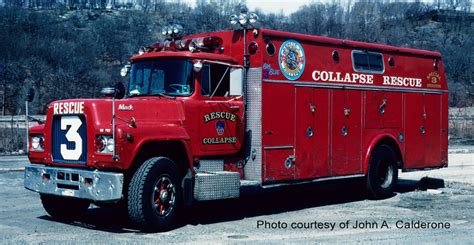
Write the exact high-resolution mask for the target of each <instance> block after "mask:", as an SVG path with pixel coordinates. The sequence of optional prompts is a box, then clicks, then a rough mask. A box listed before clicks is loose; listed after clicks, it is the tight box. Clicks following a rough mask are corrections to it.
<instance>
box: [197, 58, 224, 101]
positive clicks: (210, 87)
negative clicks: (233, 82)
mask: <svg viewBox="0 0 474 245" xmlns="http://www.w3.org/2000/svg"><path fill="white" fill-rule="evenodd" d="M229 90H230V68H229V67H228V66H226V65H220V64H205V65H204V66H203V67H202V69H201V94H202V95H204V96H211V95H212V96H227V95H229ZM213 93H214V94H213Z"/></svg>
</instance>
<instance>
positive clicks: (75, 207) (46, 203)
mask: <svg viewBox="0 0 474 245" xmlns="http://www.w3.org/2000/svg"><path fill="white" fill-rule="evenodd" d="M41 202H42V203H43V207H44V209H45V210H46V212H47V213H48V214H49V215H50V216H51V217H53V218H54V219H57V220H71V219H75V218H78V217H80V216H81V215H82V214H84V213H85V212H86V210H87V209H88V208H89V206H90V202H89V201H87V200H83V199H76V198H67V197H61V196H54V195H47V194H41Z"/></svg>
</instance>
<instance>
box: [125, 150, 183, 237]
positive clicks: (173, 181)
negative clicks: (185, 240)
mask: <svg viewBox="0 0 474 245" xmlns="http://www.w3.org/2000/svg"><path fill="white" fill-rule="evenodd" d="M181 205H182V188H181V182H180V178H179V171H178V168H177V166H176V165H175V164H174V162H173V161H172V160H171V159H169V158H165V157H153V158H150V159H148V160H147V161H145V162H144V163H143V165H142V166H140V168H139V169H138V170H137V171H136V172H135V174H134V175H133V177H132V180H131V181H130V186H129V190H128V214H129V216H130V218H131V220H132V221H133V222H135V223H136V224H137V225H138V226H139V228H140V229H142V230H152V231H155V230H158V231H166V230H170V229H171V228H173V227H174V226H175V225H176V223H177V221H178V214H179V211H178V210H179V209H180V208H181Z"/></svg>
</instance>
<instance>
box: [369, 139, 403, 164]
mask: <svg viewBox="0 0 474 245" xmlns="http://www.w3.org/2000/svg"><path fill="white" fill-rule="evenodd" d="M379 145H388V146H390V148H392V149H393V150H394V151H395V155H396V156H397V165H398V168H400V169H401V168H402V167H403V157H402V152H401V151H400V147H399V146H398V144H397V142H396V141H395V140H394V139H392V138H390V137H384V138H382V139H381V140H379V142H377V144H376V145H375V146H374V149H375V148H377V147H378V146H379Z"/></svg>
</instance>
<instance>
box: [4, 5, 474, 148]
mask: <svg viewBox="0 0 474 245" xmlns="http://www.w3.org/2000/svg"><path fill="white" fill-rule="evenodd" d="M245 6H246V3H245V1H238V0H229V1H224V0H197V1H196V4H195V5H194V6H190V5H188V4H186V3H185V2H182V1H180V0H171V1H170V0H168V1H165V0H133V1H129V2H117V1H116V0H0V37H1V38H0V115H5V116H7V117H3V119H2V120H3V121H4V122H3V123H4V124H8V125H10V126H8V128H9V129H7V128H5V127H1V128H0V137H1V138H2V139H1V140H0V152H2V151H6V150H14V149H21V148H24V145H25V144H24V142H23V138H24V133H23V131H24V130H23V129H21V126H18V125H19V124H18V117H15V118H16V119H14V116H15V115H24V112H25V106H24V103H25V102H24V100H25V94H26V91H27V90H28V88H30V87H33V88H35V90H36V92H37V96H36V97H35V99H34V101H33V103H31V104H30V108H29V110H30V114H37V115H40V114H44V113H45V111H46V108H47V105H48V103H50V102H51V101H54V100H58V99H66V98H78V97H82V98H90V97H98V96H100V94H99V91H100V88H102V87H104V86H109V85H113V84H115V83H116V82H118V81H122V82H124V83H125V82H126V81H125V80H124V78H122V77H120V76H119V71H120V68H121V67H122V66H123V65H124V64H126V62H127V61H128V59H129V57H130V56H131V55H132V54H134V53H137V51H138V48H139V47H141V46H145V45H149V44H151V43H154V42H156V41H158V40H162V39H163V36H161V29H162V27H163V26H165V25H168V24H172V23H178V24H181V25H183V26H184V28H185V30H186V31H187V33H186V34H193V33H200V32H209V31H216V30H223V29H232V28H234V27H233V26H231V25H230V24H229V23H228V20H229V16H230V15H231V14H238V13H239V12H240V9H241V8H242V7H245ZM472 9H473V4H472V2H471V0H434V1H433V2H431V3H425V2H419V1H410V2H399V1H390V0H383V1H373V0H372V1H370V0H369V1H353V0H344V1H343V2H341V1H338V0H333V1H332V2H331V3H324V4H323V3H311V4H309V5H306V6H303V7H301V8H300V9H299V10H298V11H296V12H295V13H293V14H291V15H289V16H285V15H283V12H282V13H281V14H264V13H262V12H261V11H260V10H257V14H258V15H259V17H260V21H259V23H258V25H257V26H258V27H265V28H269V29H276V30H284V31H291V32H299V33H305V34H314V35H321V36H328V37H335V38H342V39H351V40H357V41H366V42H374V43H380V44H389V45H395V46H402V47H411V48H418V49H426V50H435V51H439V52H441V53H442V56H443V60H444V64H445V70H446V74H447V78H448V84H449V90H450V100H449V102H450V106H451V107H456V108H463V107H471V109H468V111H469V112H470V111H472V106H473V104H474V67H473V61H474V14H473V13H472ZM461 114H462V113H461ZM456 117H457V118H458V119H456V120H458V121H452V122H453V123H461V124H460V125H466V126H461V127H457V129H455V127H453V128H452V129H453V130H452V131H451V132H455V131H457V132H460V133H463V134H467V135H466V136H467V137H469V138H472V137H473V135H474V129H473V126H472V124H473V122H474V120H472V118H474V116H473V115H469V116H468V118H470V119H469V120H468V121H465V120H464V119H463V120H462V121H459V118H460V117H458V116H456ZM10 118H11V120H10ZM463 118H465V117H463ZM15 122H16V123H15ZM14 125H17V126H14ZM23 127H24V126H23ZM466 127H467V128H466ZM464 137H465V136H464Z"/></svg>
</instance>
